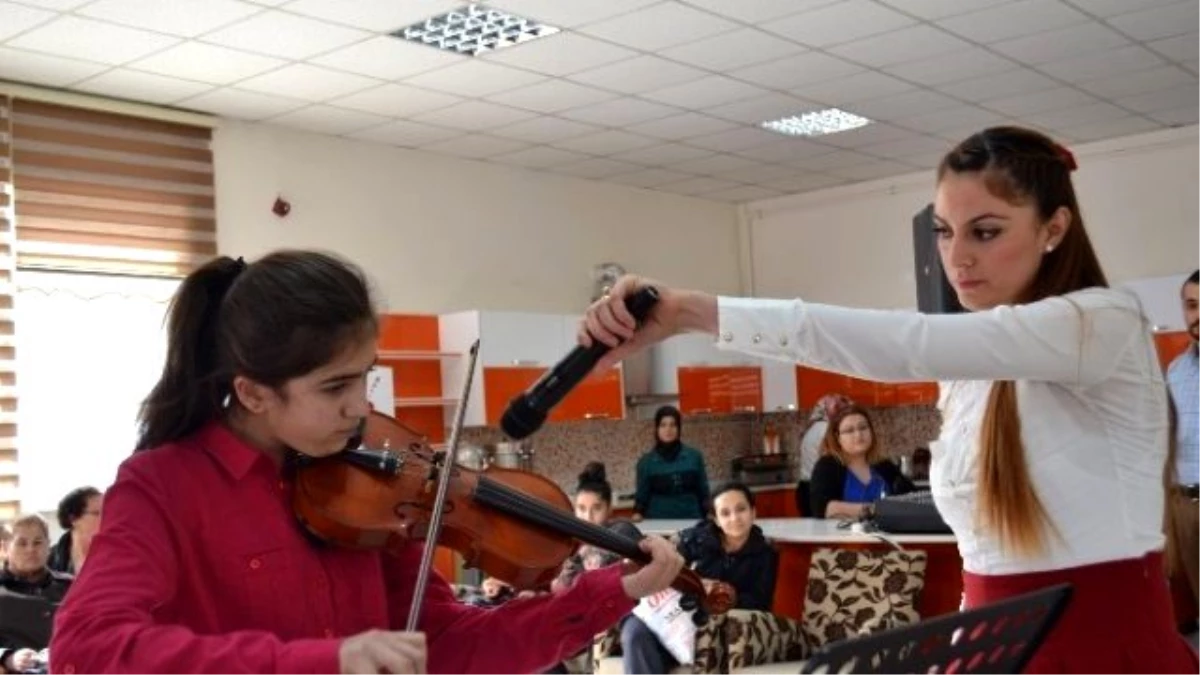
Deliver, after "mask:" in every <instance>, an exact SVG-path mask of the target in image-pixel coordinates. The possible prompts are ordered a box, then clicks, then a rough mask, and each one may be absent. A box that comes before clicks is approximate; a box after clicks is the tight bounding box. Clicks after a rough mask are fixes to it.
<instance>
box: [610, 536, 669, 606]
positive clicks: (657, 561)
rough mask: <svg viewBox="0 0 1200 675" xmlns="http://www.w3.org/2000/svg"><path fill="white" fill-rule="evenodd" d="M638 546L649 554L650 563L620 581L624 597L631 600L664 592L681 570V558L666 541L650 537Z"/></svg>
mask: <svg viewBox="0 0 1200 675" xmlns="http://www.w3.org/2000/svg"><path fill="white" fill-rule="evenodd" d="M638 545H639V546H640V547H641V548H642V550H643V551H645V552H646V553H649V554H650V562H649V563H648V564H647V565H646V566H644V567H642V568H641V569H639V570H637V571H636V572H634V573H633V574H628V575H626V576H625V577H623V578H622V579H621V583H622V584H623V585H624V587H625V595H628V596H629V597H630V598H631V599H633V600H638V599H640V598H644V597H646V596H647V595H652V594H654V593H657V592H659V591H661V590H664V589H665V588H667V587H668V586H670V585H671V582H672V581H675V577H677V576H679V571H680V570H681V569H683V556H681V555H679V551H676V550H675V546H673V545H672V544H671V542H669V541H667V540H666V539H663V538H662V537H658V536H653V535H651V536H648V537H646V538H645V539H642V540H641V541H640V542H638Z"/></svg>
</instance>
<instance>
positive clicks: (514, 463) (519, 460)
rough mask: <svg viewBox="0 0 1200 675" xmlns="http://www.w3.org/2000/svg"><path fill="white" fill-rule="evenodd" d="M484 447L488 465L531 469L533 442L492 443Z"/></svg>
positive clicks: (523, 469)
mask: <svg viewBox="0 0 1200 675" xmlns="http://www.w3.org/2000/svg"><path fill="white" fill-rule="evenodd" d="M485 449H486V450H487V457H488V465H489V466H499V467H502V468H505V469H520V470H522V471H533V444H532V443H530V442H529V441H515V442H513V441H508V442H502V443H492V444H490V445H487V446H485Z"/></svg>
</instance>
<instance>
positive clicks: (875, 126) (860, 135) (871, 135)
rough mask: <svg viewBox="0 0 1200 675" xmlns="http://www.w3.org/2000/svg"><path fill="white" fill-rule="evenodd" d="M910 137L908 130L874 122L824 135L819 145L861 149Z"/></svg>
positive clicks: (827, 147) (910, 132)
mask: <svg viewBox="0 0 1200 675" xmlns="http://www.w3.org/2000/svg"><path fill="white" fill-rule="evenodd" d="M912 137H913V132H912V131H910V130H908V129H901V128H900V127H896V126H892V125H890V124H885V123H883V122H874V123H872V124H868V125H867V126H865V127H859V128H857V129H851V130H849V131H842V132H839V133H836V134H826V135H825V136H821V137H820V139H821V143H824V144H825V146H826V149H830V148H829V146H833V147H835V148H861V147H863V146H866V145H875V144H878V143H885V142H887V141H900V140H904V139H906V138H912ZM812 154H820V153H812Z"/></svg>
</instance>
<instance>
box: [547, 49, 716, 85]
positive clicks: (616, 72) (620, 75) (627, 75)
mask: <svg viewBox="0 0 1200 675" xmlns="http://www.w3.org/2000/svg"><path fill="white" fill-rule="evenodd" d="M705 75H706V73H705V72H704V71H702V70H697V69H695V68H692V67H691V66H685V65H682V64H679V63H674V62H672V61H667V60H666V59H660V58H658V57H657V56H650V55H648V54H647V55H643V56H637V57H634V58H632V59H626V60H624V61H618V62H617V63H612V64H609V65H607V66H601V67H599V68H593V69H591V70H585V71H583V72H581V73H575V74H574V75H572V76H571V79H572V80H575V81H576V82H581V83H583V84H587V85H591V86H594V87H599V88H601V89H609V90H612V91H619V92H622V93H625V94H640V93H642V92H646V91H650V90H652V89H661V88H663V87H669V86H671V85H674V84H680V83H683V82H690V81H692V80H698V79H700V78H702V77H704V76H705Z"/></svg>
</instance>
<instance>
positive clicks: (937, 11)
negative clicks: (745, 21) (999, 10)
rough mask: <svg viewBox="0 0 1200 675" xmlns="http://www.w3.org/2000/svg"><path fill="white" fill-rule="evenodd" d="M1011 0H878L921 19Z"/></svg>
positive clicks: (973, 10)
mask: <svg viewBox="0 0 1200 675" xmlns="http://www.w3.org/2000/svg"><path fill="white" fill-rule="evenodd" d="M1010 1H1011V0H880V2H882V3H883V4H885V5H891V6H892V7H894V8H896V9H898V10H900V11H902V12H905V13H907V14H912V15H913V16H919V17H921V18H922V19H926V20H930V21H931V20H934V19H944V18H946V17H948V16H954V15H956V14H966V13H968V12H976V11H979V10H981V9H984V8H985V7H991V6H993V5H999V4H1001V3H1004V2H1010Z"/></svg>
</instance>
